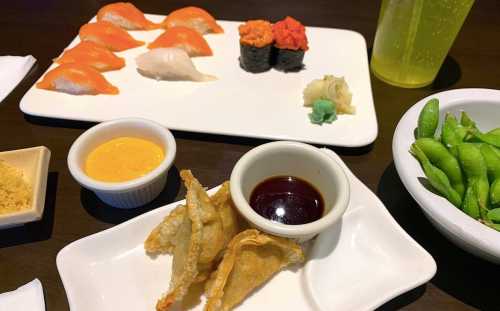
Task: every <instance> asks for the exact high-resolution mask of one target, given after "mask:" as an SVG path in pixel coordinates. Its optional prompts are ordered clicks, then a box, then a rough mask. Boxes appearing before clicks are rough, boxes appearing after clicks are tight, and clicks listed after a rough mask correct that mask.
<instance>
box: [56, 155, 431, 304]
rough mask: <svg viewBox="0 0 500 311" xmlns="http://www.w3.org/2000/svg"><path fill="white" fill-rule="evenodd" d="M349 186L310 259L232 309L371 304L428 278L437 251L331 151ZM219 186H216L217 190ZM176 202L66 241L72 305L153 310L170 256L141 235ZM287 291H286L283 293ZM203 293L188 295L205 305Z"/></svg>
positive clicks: (61, 260) (62, 257)
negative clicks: (342, 207) (156, 252)
mask: <svg viewBox="0 0 500 311" xmlns="http://www.w3.org/2000/svg"><path fill="white" fill-rule="evenodd" d="M324 151H325V153H327V154H328V155H329V156H331V157H332V159H334V160H335V161H337V162H339V164H340V165H341V166H342V168H343V169H344V171H345V172H346V174H347V178H348V180H349V183H350V187H351V190H352V193H355V194H356V195H355V196H353V197H352V199H351V201H350V203H349V206H348V208H347V210H346V212H345V213H344V216H343V218H342V221H341V224H340V225H338V226H334V227H333V228H332V230H327V231H325V232H324V233H322V234H320V235H319V236H318V237H317V238H316V240H315V241H312V242H311V244H312V245H311V246H312V249H310V252H309V253H308V254H307V255H306V257H307V263H306V264H305V265H304V266H302V267H298V268H297V269H289V270H284V271H282V272H280V273H279V274H277V275H275V276H274V277H273V278H272V279H271V280H269V281H268V282H267V283H266V284H265V285H264V286H262V287H260V288H259V289H258V290H256V291H255V292H254V293H253V294H252V295H250V296H249V297H247V298H246V299H245V300H244V301H243V303H241V304H240V305H238V306H237V307H236V308H235V309H234V310H321V311H322V310H325V311H326V310H373V309H375V308H376V307H378V306H380V305H382V304H383V303H385V302H387V301H388V300H390V299H392V298H394V297H396V296H398V295H400V294H401V293H403V292H405V291H408V290H410V289H412V288H415V287H417V286H418V285H420V284H423V283H425V282H427V281H428V280H430V279H431V278H432V277H433V276H434V274H435V273H436V263H435V262H434V260H433V258H432V257H431V256H430V255H429V254H428V253H427V252H426V251H425V250H424V249H423V248H422V247H421V246H420V245H418V244H417V242H415V241H414V240H413V239H412V238H411V237H410V236H409V235H408V234H406V232H404V230H403V229H401V227H399V225H398V224H397V223H396V221H395V220H394V219H393V218H392V217H391V215H390V214H389V212H388V211H387V210H386V209H385V207H384V205H383V204H382V202H381V201H380V200H379V199H378V198H377V197H376V196H375V195H374V194H373V193H372V192H371V191H370V190H369V189H368V188H367V187H366V186H365V185H364V184H363V183H362V182H361V181H360V180H359V179H357V178H356V177H355V176H354V175H353V174H352V173H351V172H350V171H349V169H348V168H347V166H345V164H344V163H343V162H342V160H341V159H340V158H339V157H338V156H337V155H336V154H335V153H333V152H332V151H329V150H326V149H324ZM216 190H217V189H212V190H210V191H209V194H212V193H214V192H215V191H216ZM182 203H183V202H182V201H181V202H176V203H172V204H169V205H167V206H164V207H160V208H157V209H155V210H152V211H150V212H148V213H145V214H143V215H140V216H138V217H136V218H134V219H131V220H129V221H127V222H124V223H122V224H120V225H117V226H115V227H113V228H110V229H107V230H104V231H102V232H99V233H96V234H93V235H91V236H88V237H85V238H83V239H80V240H78V241H75V242H73V243H71V244H69V245H67V246H66V247H64V248H63V249H62V250H61V251H60V252H59V254H58V255H57V259H56V262H57V269H58V271H59V274H60V276H61V280H62V282H63V285H64V288H65V290H66V294H67V296H68V303H69V306H70V310H72V311H78V310H93V311H100V310H103V311H104V310H154V309H155V304H156V301H157V299H158V298H159V297H160V296H161V295H162V293H163V292H164V291H165V290H166V289H167V288H168V283H169V277H170V275H171V273H172V271H171V269H170V267H171V264H172V256H170V255H160V256H157V257H156V258H154V259H153V258H151V257H149V256H148V255H147V254H146V252H145V250H144V245H143V243H144V240H145V239H146V237H147V236H148V234H149V232H150V231H151V230H152V229H153V228H154V227H155V226H156V225H157V224H158V222H159V221H160V220H161V219H163V217H164V216H166V215H167V214H168V213H170V212H171V211H172V210H173V209H174V208H175V207H176V206H177V205H178V204H182ZM282 297H286V299H282ZM204 301H205V298H204V297H201V298H197V299H196V301H194V303H193V304H191V303H190V306H189V310H203V305H204Z"/></svg>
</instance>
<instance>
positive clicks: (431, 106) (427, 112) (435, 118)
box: [417, 98, 439, 138]
mask: <svg viewBox="0 0 500 311" xmlns="http://www.w3.org/2000/svg"><path fill="white" fill-rule="evenodd" d="M438 123H439V100H438V99H437V98H433V99H431V100H429V101H428V102H427V103H426V104H425V106H424V108H423V109H422V110H421V111H420V115H419V116H418V126H417V138H422V137H434V133H435V132H436V129H437V127H438Z"/></svg>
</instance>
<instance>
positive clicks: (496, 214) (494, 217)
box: [488, 208, 500, 223]
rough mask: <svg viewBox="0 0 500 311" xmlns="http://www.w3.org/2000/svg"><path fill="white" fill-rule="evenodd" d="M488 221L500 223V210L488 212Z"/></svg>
mask: <svg viewBox="0 0 500 311" xmlns="http://www.w3.org/2000/svg"><path fill="white" fill-rule="evenodd" d="M488 219H489V220H490V221H492V222H496V223H500V208H494V209H492V210H490V211H489V212H488Z"/></svg>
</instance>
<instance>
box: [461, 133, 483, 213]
mask: <svg viewBox="0 0 500 311" xmlns="http://www.w3.org/2000/svg"><path fill="white" fill-rule="evenodd" d="M457 149H458V160H459V161H460V164H461V166H462V169H463V171H464V173H465V176H466V177H467V183H468V186H471V185H473V188H474V191H475V192H476V195H477V198H478V202H479V208H480V212H481V217H482V218H483V219H485V218H486V212H487V209H488V201H489V187H490V185H489V182H488V171H487V167H486V163H485V161H484V158H483V156H482V154H481V151H479V149H478V148H477V147H476V146H474V145H472V144H469V143H462V144H460V145H458V147H457Z"/></svg>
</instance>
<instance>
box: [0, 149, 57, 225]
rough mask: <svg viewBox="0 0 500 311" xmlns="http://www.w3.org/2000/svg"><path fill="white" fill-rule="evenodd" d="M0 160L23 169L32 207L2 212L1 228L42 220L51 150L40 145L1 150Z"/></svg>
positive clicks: (0, 216) (0, 218)
mask: <svg viewBox="0 0 500 311" xmlns="http://www.w3.org/2000/svg"><path fill="white" fill-rule="evenodd" d="M0 160H3V161H5V162H6V163H7V164H8V165H10V166H13V167H15V168H18V169H20V170H22V172H23V177H24V179H25V180H26V181H27V183H28V184H29V185H30V187H31V191H32V197H31V207H30V208H28V209H25V210H22V211H19V212H15V213H9V214H1V215H0V228H2V229H3V228H8V227H13V226H17V225H21V224H23V223H27V222H31V221H36V220H40V219H41V218H42V215H43V210H44V207H45V194H46V190H47V175H48V170H49V161H50V150H49V149H47V147H44V146H39V147H33V148H26V149H19V150H12V151H3V152H0Z"/></svg>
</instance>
